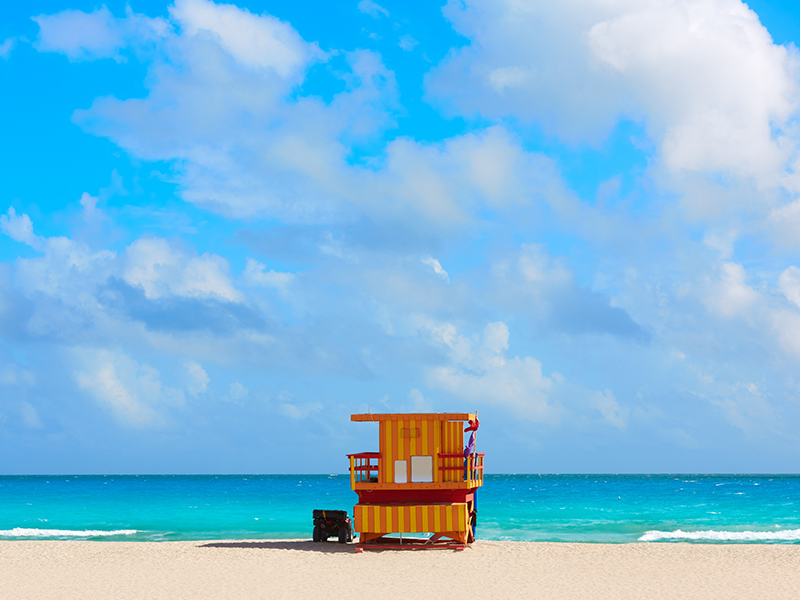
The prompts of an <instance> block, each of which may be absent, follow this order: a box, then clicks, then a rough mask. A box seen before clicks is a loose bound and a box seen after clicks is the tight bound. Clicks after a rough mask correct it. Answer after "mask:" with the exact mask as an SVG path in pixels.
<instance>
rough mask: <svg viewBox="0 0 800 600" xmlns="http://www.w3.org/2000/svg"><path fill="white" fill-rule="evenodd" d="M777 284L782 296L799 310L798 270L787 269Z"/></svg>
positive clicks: (799, 271) (799, 282)
mask: <svg viewBox="0 0 800 600" xmlns="http://www.w3.org/2000/svg"><path fill="white" fill-rule="evenodd" d="M778 284H779V285H780V288H781V292H783V295H784V296H786V298H787V299H788V300H789V301H790V302H793V303H794V305H795V306H797V307H798V308H800V269H798V268H797V267H795V266H791V267H788V268H787V269H786V270H785V271H784V272H783V273H781V275H780V277H779V278H778Z"/></svg>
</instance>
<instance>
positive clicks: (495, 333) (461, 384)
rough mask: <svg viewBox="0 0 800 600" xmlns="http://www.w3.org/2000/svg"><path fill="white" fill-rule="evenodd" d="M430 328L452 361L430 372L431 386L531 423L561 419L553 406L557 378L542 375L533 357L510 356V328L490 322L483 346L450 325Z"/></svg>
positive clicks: (434, 340) (433, 337)
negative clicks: (551, 398) (550, 400)
mask: <svg viewBox="0 0 800 600" xmlns="http://www.w3.org/2000/svg"><path fill="white" fill-rule="evenodd" d="M427 328H428V333H429V335H430V336H431V339H432V341H433V342H434V343H436V344H441V345H444V346H446V347H447V349H448V353H449V355H450V359H451V362H452V364H451V365H448V366H442V367H436V368H433V369H431V370H430V371H429V374H428V384H429V385H431V386H433V387H437V388H439V389H442V390H445V391H447V392H450V393H451V394H454V395H456V396H458V397H460V398H462V399H464V400H468V401H470V402H471V403H488V404H498V405H502V406H505V407H507V408H509V409H510V410H511V411H512V412H514V413H516V414H518V415H520V416H522V417H524V418H527V419H530V420H532V421H545V422H555V421H557V420H558V410H557V409H556V408H555V407H554V406H551V405H550V404H549V403H548V395H549V393H550V391H551V390H552V388H553V379H551V378H549V377H546V376H544V375H543V374H542V363H541V362H539V361H538V360H536V359H535V358H532V357H530V356H526V357H523V358H519V357H514V358H507V357H506V356H505V353H506V350H507V349H508V338H509V332H508V327H507V326H506V324H505V323H502V322H498V323H489V324H488V325H487V326H486V328H485V329H484V332H483V339H482V341H478V340H475V339H469V338H465V337H463V336H460V335H458V333H457V331H456V329H455V327H454V326H453V325H452V324H449V323H446V324H437V323H429V324H428V325H427Z"/></svg>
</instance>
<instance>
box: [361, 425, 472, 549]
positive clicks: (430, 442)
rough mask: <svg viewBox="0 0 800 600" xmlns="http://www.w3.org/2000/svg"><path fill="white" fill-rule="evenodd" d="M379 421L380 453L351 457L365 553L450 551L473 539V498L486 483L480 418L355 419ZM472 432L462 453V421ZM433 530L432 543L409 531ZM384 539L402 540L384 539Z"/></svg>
mask: <svg viewBox="0 0 800 600" xmlns="http://www.w3.org/2000/svg"><path fill="white" fill-rule="evenodd" d="M350 420H351V421H360V422H369V423H377V424H378V427H379V440H380V442H379V451H378V452H362V453H360V454H348V455H347V456H348V457H349V458H350V486H351V487H352V489H353V490H354V491H355V492H356V493H357V494H358V504H356V505H355V507H354V508H353V520H354V522H355V530H356V531H357V532H358V533H359V543H358V546H357V547H356V552H363V550H364V548H419V547H427V548H436V547H439V548H441V547H444V548H455V549H458V550H463V549H464V548H465V547H466V545H467V544H468V543H471V542H472V541H473V540H474V526H475V523H476V519H477V511H476V507H475V500H476V498H475V496H476V492H477V490H478V488H479V487H481V486H482V485H483V457H484V455H483V454H480V453H477V452H476V451H475V443H474V442H475V435H474V432H476V430H477V428H478V420H477V416H476V415H474V414H470V413H423V414H376V415H373V414H359V415H351V416H350ZM466 422H469V426H468V427H467V430H468V431H472V432H473V434H472V436H471V440H472V443H471V444H470V446H471V447H468V448H467V449H465V448H464V424H465V423H466ZM415 533H416V534H421V533H432V534H433V535H432V536H431V537H429V538H421V539H420V538H413V537H412V538H409V537H407V536H406V534H415ZM388 534H400V535H399V536H392V537H386V536H388Z"/></svg>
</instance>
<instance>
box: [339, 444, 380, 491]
mask: <svg viewBox="0 0 800 600" xmlns="http://www.w3.org/2000/svg"><path fill="white" fill-rule="evenodd" d="M347 457H348V458H349V459H350V487H351V488H355V485H356V483H357V482H361V481H378V476H379V474H380V458H381V453H380V452H360V453H358V454H348V455H347ZM372 459H375V463H374V464H373V462H372ZM373 471H374V472H375V475H374V476H373V475H372V472H373Z"/></svg>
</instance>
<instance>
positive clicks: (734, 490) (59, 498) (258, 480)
mask: <svg viewBox="0 0 800 600" xmlns="http://www.w3.org/2000/svg"><path fill="white" fill-rule="evenodd" d="M356 500H357V498H356V494H355V493H354V492H352V491H351V490H350V478H349V476H346V475H219V476H216V475H202V476H192V475H159V476H153V475H147V476H144V475H139V476H130V475H128V476H120V475H98V476H63V475H59V476H56V475H51V476H2V477H0V539H90V540H130V541H174V540H214V539H288V538H310V537H311V530H312V518H311V511H312V510H313V509H315V508H322V509H331V510H333V509H337V510H347V511H348V513H350V514H351V515H352V510H353V505H354V504H355V503H356ZM477 534H478V538H479V539H491V540H520V541H553V542H613V543H624V542H637V541H638V542H651V543H665V542H678V541H689V542H697V543H720V542H725V543H731V542H734V543H784V544H796V543H800V476H785V475H743V476H729V475H487V476H486V480H485V482H484V487H483V488H482V489H481V490H480V492H479V495H478V530H477Z"/></svg>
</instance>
